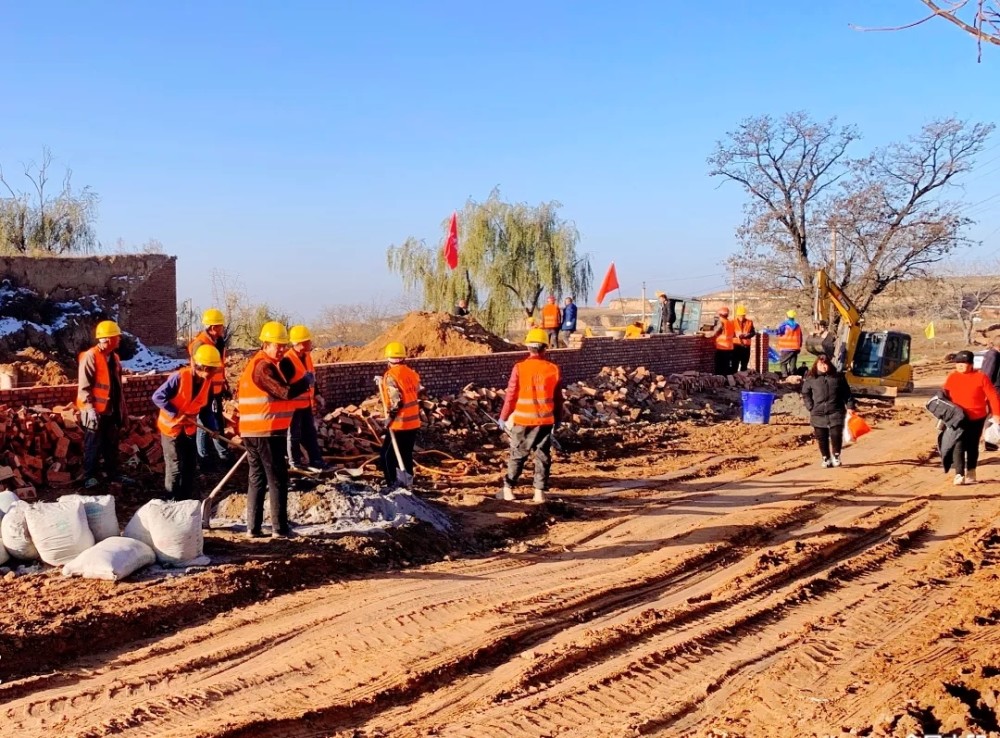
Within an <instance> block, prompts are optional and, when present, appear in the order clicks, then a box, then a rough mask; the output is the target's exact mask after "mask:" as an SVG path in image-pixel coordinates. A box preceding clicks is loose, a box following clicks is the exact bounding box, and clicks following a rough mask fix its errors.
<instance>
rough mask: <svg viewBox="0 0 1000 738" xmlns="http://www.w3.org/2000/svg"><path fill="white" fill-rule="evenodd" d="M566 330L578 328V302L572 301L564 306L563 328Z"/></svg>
mask: <svg viewBox="0 0 1000 738" xmlns="http://www.w3.org/2000/svg"><path fill="white" fill-rule="evenodd" d="M561 330H564V331H575V330H576V303H575V302H571V303H570V304H569V305H566V306H565V307H564V308H563V319H562V329H561Z"/></svg>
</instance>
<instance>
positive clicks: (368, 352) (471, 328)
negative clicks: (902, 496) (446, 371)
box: [314, 312, 521, 362]
mask: <svg viewBox="0 0 1000 738" xmlns="http://www.w3.org/2000/svg"><path fill="white" fill-rule="evenodd" d="M391 341H400V342H401V343H402V344H403V345H404V346H406V352H407V354H408V355H409V356H410V357H411V358H413V357H417V356H429V357H435V356H468V355H470V354H494V353H499V352H501V351H519V350H520V349H521V347H520V346H517V345H516V344H513V343H510V342H509V341H505V340H504V339H502V338H500V337H499V336H496V335H494V334H492V333H490V332H489V331H488V330H486V329H485V328H483V326H481V325H480V324H479V323H478V322H476V320H475V319H474V318H458V317H456V316H454V315H450V314H448V313H423V312H414V313H409V314H408V315H407V316H406V317H405V318H403V320H402V322H400V323H398V324H396V325H394V326H392V327H391V328H389V329H387V330H386V331H385V332H384V333H382V335H380V336H379V337H378V338H376V339H375V340H373V341H372V342H371V343H369V344H367V345H365V346H362V347H361V348H357V349H348V348H341V349H328V351H335V352H338V354H337V355H336V358H334V357H333V356H331V357H329V358H327V357H326V356H325V355H324V352H317V354H319V355H317V356H315V357H314V358H315V360H316V361H317V362H319V360H320V358H321V356H322V357H323V360H324V361H381V360H382V359H383V358H384V357H385V354H384V351H385V345H386V344H387V343H389V342H391Z"/></svg>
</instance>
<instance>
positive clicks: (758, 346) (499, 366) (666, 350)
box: [0, 335, 767, 415]
mask: <svg viewBox="0 0 1000 738" xmlns="http://www.w3.org/2000/svg"><path fill="white" fill-rule="evenodd" d="M754 343H755V345H754V358H753V366H754V368H755V369H757V370H758V371H759V370H760V366H761V357H762V356H763V358H764V362H765V363H764V365H765V366H766V361H767V336H759V337H758V338H757V340H756V341H755V342H754ZM713 354H714V348H713V344H712V341H711V339H708V338H704V337H702V336H669V335H666V336H660V335H654V336H649V337H647V338H638V339H621V338H606V337H603V336H602V337H596V338H585V339H583V343H582V345H581V347H580V348H578V349H555V350H553V351H550V352H549V356H550V358H551V359H552V361H554V362H555V363H557V364H558V365H559V366H560V368H561V369H562V372H563V377H564V379H565V381H566V382H567V383H569V382H577V381H580V380H582V379H587V378H589V377H592V376H594V375H595V374H597V373H598V372H599V371H601V368H602V367H605V366H630V367H637V366H644V367H646V368H648V369H650V370H651V371H653V372H656V373H657V374H675V373H679V372H685V371H698V372H710V371H712V366H713ZM525 355H526V354H525V353H523V352H510V353H502V354H483V355H481V356H456V357H447V358H440V359H413V360H412V361H410V365H411V366H412V367H413V368H414V369H416V370H417V371H418V372H419V373H420V378H421V380H422V382H423V385H424V387H426V388H427V391H428V392H429V393H430V394H432V395H440V394H447V393H454V392H456V391H458V390H460V389H461V388H462V387H464V386H465V385H467V384H470V383H472V384H476V385H480V386H485V387H505V386H507V379H508V377H510V370H511V367H513V366H514V364H515V363H516V362H518V361H520V360H521V359H523V358H524V356H525ZM384 371H385V362H382V361H346V362H341V363H339V364H320V365H319V366H317V367H316V387H317V389H318V390H319V393H320V394H321V395H323V397H324V398H325V399H326V401H327V405H328V407H337V406H341V405H351V404H357V403H359V402H361V401H363V400H364V399H365V398H367V397H369V396H371V395H372V394H373V393H374V391H375V382H374V380H373V378H374V377H376V376H380V375H381V374H382V373H383V372H384ZM166 376H167V375H165V374H153V375H141V376H140V375H133V376H127V377H125V378H124V387H125V401H126V402H127V403H128V408H129V413H130V414H132V415H141V414H144V413H150V412H154V411H155V408H154V406H153V403H152V401H151V400H150V397H151V396H152V394H153V392H154V390H156V388H157V387H159V386H160V384H161V383H162V382H163V380H164V379H165V378H166ZM75 398H76V385H75V384H67V385H60V386H57V387H26V388H23V389H12V390H0V404H4V405H14V406H17V405H28V406H30V405H42V406H44V407H52V406H53V405H65V404H68V403H71V402H73V401H74V399H75Z"/></svg>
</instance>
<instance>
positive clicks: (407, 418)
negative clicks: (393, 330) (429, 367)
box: [379, 341, 420, 487]
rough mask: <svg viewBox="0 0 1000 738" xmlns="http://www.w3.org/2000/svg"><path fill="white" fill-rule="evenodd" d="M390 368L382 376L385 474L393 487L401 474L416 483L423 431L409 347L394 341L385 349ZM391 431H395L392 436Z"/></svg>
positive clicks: (383, 467) (388, 483)
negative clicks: (415, 464)
mask: <svg viewBox="0 0 1000 738" xmlns="http://www.w3.org/2000/svg"><path fill="white" fill-rule="evenodd" d="M385 358H386V361H387V362H388V363H389V368H388V369H386V371H385V373H384V374H383V375H382V381H381V383H380V385H379V387H380V390H379V391H380V393H381V397H382V406H383V407H384V408H385V410H386V425H385V435H384V436H383V437H382V449H381V451H380V456H381V459H382V473H383V474H384V476H385V483H386V485H387V486H389V487H392V486H393V485H394V484H396V482H397V481H398V480H399V477H400V474H399V472H400V471H403V472H405V473H406V477H408V478H409V479H411V480H412V479H413V446H414V445H415V444H416V442H417V431H418V430H420V375H419V374H417V372H416V371H415V370H414V369H412V368H411V367H409V366H407V364H406V346H404V345H403V344H401V343H400V342H399V341H392V342H391V343H389V344H387V345H386V347H385ZM390 431H392V432H391V433H390ZM392 436H395V437H396V445H397V446H398V447H399V455H400V456H401V457H402V461H403V468H402V470H400V468H399V460H398V459H397V458H396V452H395V449H393V447H392Z"/></svg>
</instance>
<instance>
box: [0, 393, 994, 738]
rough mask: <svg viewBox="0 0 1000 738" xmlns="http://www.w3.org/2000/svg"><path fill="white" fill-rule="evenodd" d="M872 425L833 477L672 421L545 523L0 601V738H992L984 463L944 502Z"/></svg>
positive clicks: (479, 487) (560, 484)
mask: <svg viewBox="0 0 1000 738" xmlns="http://www.w3.org/2000/svg"><path fill="white" fill-rule="evenodd" d="M918 399H919V398H918ZM869 416H870V417H871V418H872V419H873V420H875V421H876V429H875V430H874V431H873V432H872V433H871V434H870V435H869V436H867V437H866V438H864V439H863V440H862V442H861V443H859V444H858V445H857V446H855V447H853V448H851V449H848V450H847V451H846V452H845V462H846V466H845V467H843V468H841V469H831V470H825V469H821V468H820V467H819V465H818V464H817V463H816V462H817V458H816V452H815V450H814V449H813V448H812V446H811V445H809V435H808V431H809V429H808V427H807V426H806V425H804V424H803V423H802V422H801V421H800V420H798V419H796V418H793V417H785V416H782V417H779V418H776V420H777V421H778V422H777V423H776V424H775V425H771V426H743V425H740V424H738V423H735V422H726V423H722V424H719V425H714V426H709V425H698V424H696V423H686V424H681V425H675V426H666V425H665V426H663V427H658V428H652V429H648V430H647V432H646V433H645V434H644V437H641V438H640V437H638V436H637V437H633V438H629V437H628V436H619V437H617V438H613V437H610V436H609V437H607V438H606V439H605V443H603V444H601V446H600V448H598V449H597V450H589V451H587V452H586V453H584V452H582V451H577V452H573V453H572V456H571V459H570V462H571V463H570V462H567V461H566V460H563V461H561V462H558V463H557V465H556V469H555V474H556V479H555V480H554V481H555V484H554V487H555V489H554V490H553V498H554V501H553V502H552V503H549V504H547V505H544V506H533V505H530V504H529V503H526V502H516V503H504V502H500V501H496V500H495V499H492V497H491V496H490V495H492V492H493V491H494V490H495V480H496V476H495V475H483V476H481V477H474V478H468V479H466V480H463V481H462V482H461V483H460V484H450V485H449V484H441V485H440V488H439V489H437V490H434V491H432V492H430V493H429V494H430V495H431V496H432V497H434V499H435V500H436V501H437V502H438V503H439V504H441V505H442V506H444V507H447V508H448V509H449V510H451V511H452V512H453V513H454V514H455V515H456V516H457V518H458V520H459V521H460V525H461V532H460V533H458V534H456V535H455V536H454V537H451V538H447V539H446V538H444V537H441V536H436V535H433V534H432V533H431V532H430V531H428V530H426V529H418V530H411V531H403V532H400V533H399V534H397V537H393V536H385V537H380V538H379V539H371V538H361V537H356V536H354V537H352V536H344V537H340V538H336V539H333V540H325V541H293V542H290V543H287V544H284V545H282V546H277V547H275V546H273V545H272V544H270V543H269V542H267V543H263V544H257V545H254V544H251V543H247V542H244V541H242V540H240V539H237V538H235V537H233V536H231V535H228V534H224V533H215V532H213V533H212V534H210V536H209V538H208V542H207V547H208V551H209V553H211V554H213V555H215V556H216V557H219V558H222V559H223V560H225V559H226V557H229V563H225V564H224V565H223V566H218V567H213V568H211V569H208V570H206V571H202V572H199V573H197V574H193V575H189V576H184V577H176V578H170V579H162V578H161V579H156V580H152V581H138V582H133V583H127V584H119V585H117V586H115V585H108V584H103V583H93V582H80V581H75V580H63V579H61V578H60V577H58V576H55V575H52V574H42V575H34V576H27V577H18V578H16V579H12V580H4V581H0V597H2V599H3V601H4V602H5V608H4V610H5V611H4V612H3V613H2V614H0V633H2V634H3V639H2V640H0V655H2V656H3V658H2V660H0V671H3V672H4V678H3V684H2V685H0V714H2V718H0V735H3V736H7V735H10V736H19V737H24V736H50V735H58V736H110V735H124V736H206V737H207V736H212V737H218V736H254V737H258V736H317V737H318V736H424V735H449V736H494V735H495V736H554V735H580V736H597V735H600V736H619V735H623V736H624V735H662V736H689V735H690V736H716V737H719V736H731V737H735V736H745V737H747V738H749V737H750V736H776V735H802V736H826V735H834V736H840V735H848V734H855V735H873V736H874V735H879V736H906V735H909V734H915V735H923V734H925V733H932V732H937V733H951V732H961V733H962V734H965V733H970V732H971V733H979V734H993V735H1000V725H998V717H997V714H996V712H995V710H996V706H997V701H998V695H1000V627H998V625H1000V605H998V601H1000V580H998V579H997V575H996V572H997V570H996V568H995V566H996V563H997V562H998V561H1000V531H998V530H997V528H995V527H994V525H993V521H994V520H996V519H997V516H998V514H1000V497H998V496H997V495H996V489H997V484H998V482H1000V460H998V457H997V456H996V455H992V456H988V457H986V458H985V459H984V464H983V465H982V466H981V467H980V478H981V479H982V480H983V481H982V483H981V484H979V485H977V486H964V487H954V486H952V485H951V484H950V478H949V477H945V476H944V475H943V473H942V472H941V470H940V469H939V468H938V467H937V465H936V460H935V459H933V458H932V452H931V448H932V443H933V426H932V423H931V422H930V420H929V419H927V418H926V416H925V414H922V411H920V410H919V409H917V408H915V407H909V406H902V407H900V408H898V409H896V410H892V411H889V410H878V411H875V410H872V411H870V412H869ZM496 463H499V461H497V462H496ZM526 494H527V493H526Z"/></svg>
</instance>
